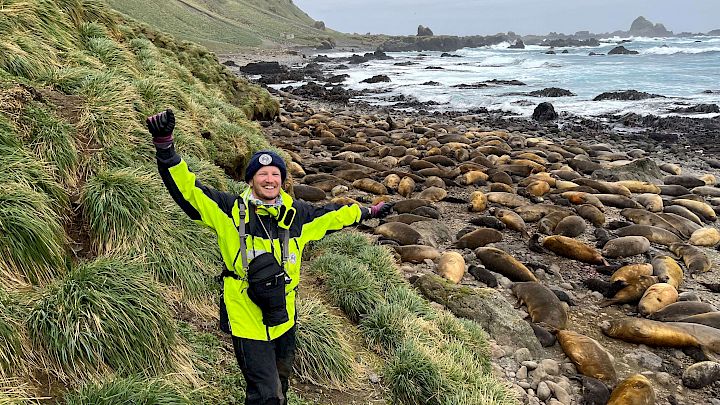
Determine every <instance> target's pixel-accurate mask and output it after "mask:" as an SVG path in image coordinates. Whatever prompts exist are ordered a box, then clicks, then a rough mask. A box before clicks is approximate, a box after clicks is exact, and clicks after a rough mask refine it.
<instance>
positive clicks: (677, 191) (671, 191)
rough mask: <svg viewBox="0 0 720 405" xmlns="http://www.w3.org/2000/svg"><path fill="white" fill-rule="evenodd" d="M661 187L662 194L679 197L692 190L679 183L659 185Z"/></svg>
mask: <svg viewBox="0 0 720 405" xmlns="http://www.w3.org/2000/svg"><path fill="white" fill-rule="evenodd" d="M658 187H660V195H668V196H671V197H679V196H681V195H685V194H690V190H688V189H687V188H685V187H683V186H679V185H677V184H673V185H667V186H658Z"/></svg>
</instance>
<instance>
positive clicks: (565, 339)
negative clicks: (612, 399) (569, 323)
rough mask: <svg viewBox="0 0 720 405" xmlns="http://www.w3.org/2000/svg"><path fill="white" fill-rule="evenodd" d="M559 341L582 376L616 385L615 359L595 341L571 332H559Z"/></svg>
mask: <svg viewBox="0 0 720 405" xmlns="http://www.w3.org/2000/svg"><path fill="white" fill-rule="evenodd" d="M557 339H558V340H559V341H560V346H561V347H562V349H563V351H564V352H565V354H566V355H567V356H568V358H570V360H571V361H572V362H573V363H574V364H575V367H577V370H578V371H579V372H580V373H581V374H582V375H585V376H588V377H592V378H597V379H598V380H602V381H607V382H609V383H611V384H613V383H615V381H616V380H617V373H616V372H615V366H614V365H613V358H612V356H611V355H610V353H608V352H607V350H605V348H604V347H602V345H601V344H600V343H598V342H597V341H596V340H595V339H592V338H590V337H587V336H585V335H581V334H579V333H577V332H573V331H570V330H561V331H559V332H558V333H557Z"/></svg>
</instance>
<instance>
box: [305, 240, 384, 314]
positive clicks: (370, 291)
mask: <svg viewBox="0 0 720 405" xmlns="http://www.w3.org/2000/svg"><path fill="white" fill-rule="evenodd" d="M311 271H313V272H316V273H318V274H321V275H324V276H325V277H327V281H328V283H327V284H328V289H329V293H330V298H331V300H332V303H333V305H337V306H338V307H340V308H342V310H343V311H345V314H347V316H348V317H349V318H350V319H351V320H352V321H353V322H357V321H359V320H360V317H361V316H364V315H366V314H368V313H369V312H370V311H372V310H373V309H374V308H375V307H376V306H377V305H378V304H379V303H381V302H383V296H382V294H381V292H380V289H379V287H378V285H377V283H376V282H375V280H374V279H373V278H372V275H371V274H370V272H369V271H368V269H367V266H365V265H363V264H361V263H358V262H356V261H353V260H352V259H350V258H348V257H347V256H342V255H338V254H327V255H323V256H322V257H319V258H318V259H316V260H315V261H314V262H313V263H312V265H311Z"/></svg>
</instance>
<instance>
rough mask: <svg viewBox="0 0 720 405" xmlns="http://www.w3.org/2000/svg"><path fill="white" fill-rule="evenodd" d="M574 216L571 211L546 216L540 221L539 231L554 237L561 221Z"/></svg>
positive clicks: (556, 212)
mask: <svg viewBox="0 0 720 405" xmlns="http://www.w3.org/2000/svg"><path fill="white" fill-rule="evenodd" d="M571 215H572V212H571V211H555V212H551V213H549V214H547V215H545V216H544V217H543V218H542V219H541V220H540V221H538V231H539V232H541V233H544V234H546V235H552V234H553V232H555V228H557V226H558V224H559V223H560V221H562V220H563V219H565V218H567V217H569V216H571Z"/></svg>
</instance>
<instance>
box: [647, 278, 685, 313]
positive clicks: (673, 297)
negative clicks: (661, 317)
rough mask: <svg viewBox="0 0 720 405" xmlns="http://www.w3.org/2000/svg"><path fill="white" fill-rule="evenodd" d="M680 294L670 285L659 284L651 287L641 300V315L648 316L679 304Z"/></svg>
mask: <svg viewBox="0 0 720 405" xmlns="http://www.w3.org/2000/svg"><path fill="white" fill-rule="evenodd" d="M677 300H678V292H677V290H676V289H675V287H673V286H671V285H670V284H668V283H657V284H653V285H651V286H650V287H649V288H648V289H647V290H646V291H645V294H643V296H642V298H640V302H639V303H638V312H639V313H640V315H643V316H648V315H650V314H653V313H655V312H657V311H659V310H661V309H662V308H664V307H666V306H668V305H670V304H673V303H675V302H677Z"/></svg>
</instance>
